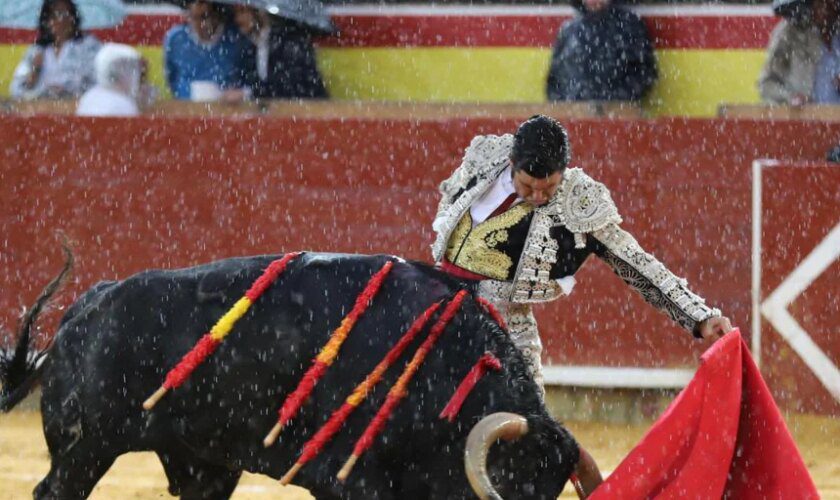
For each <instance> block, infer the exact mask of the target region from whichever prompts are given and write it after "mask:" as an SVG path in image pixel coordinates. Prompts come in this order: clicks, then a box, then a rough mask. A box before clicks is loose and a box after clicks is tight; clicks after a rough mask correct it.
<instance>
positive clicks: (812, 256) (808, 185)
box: [756, 161, 840, 415]
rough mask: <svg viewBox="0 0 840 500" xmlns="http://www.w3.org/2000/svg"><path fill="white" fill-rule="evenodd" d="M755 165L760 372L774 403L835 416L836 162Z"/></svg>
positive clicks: (839, 409) (839, 399)
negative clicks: (758, 193) (758, 191)
mask: <svg viewBox="0 0 840 500" xmlns="http://www.w3.org/2000/svg"><path fill="white" fill-rule="evenodd" d="M756 168H760V169H761V172H760V173H759V174H758V175H757V178H758V179H760V184H761V204H760V224H761V239H760V249H761V270H760V273H761V274H760V277H761V288H760V294H759V296H758V297H757V299H758V307H757V310H759V311H760V312H761V316H762V321H761V325H760V326H761V331H760V333H759V335H760V339H761V342H760V344H761V360H762V371H763V372H764V373H765V376H766V377H767V382H768V383H769V384H770V385H771V387H773V388H774V389H775V392H776V395H777V398H778V399H779V400H780V402H781V404H784V405H785V406H788V407H800V408H805V409H807V410H810V411H824V412H830V413H833V414H835V415H840V369H838V367H840V338H838V336H837V333H838V326H840V306H838V302H837V301H838V300H840V299H838V297H840V260H838V256H840V194H838V193H840V165H835V164H825V163H795V162H778V161H774V162H766V163H764V164H763V165H758V166H756Z"/></svg>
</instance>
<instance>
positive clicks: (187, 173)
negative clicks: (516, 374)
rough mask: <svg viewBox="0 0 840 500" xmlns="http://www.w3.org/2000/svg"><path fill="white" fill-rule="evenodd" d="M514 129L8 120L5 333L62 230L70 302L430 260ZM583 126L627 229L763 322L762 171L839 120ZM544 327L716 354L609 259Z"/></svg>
mask: <svg viewBox="0 0 840 500" xmlns="http://www.w3.org/2000/svg"><path fill="white" fill-rule="evenodd" d="M516 123H517V121H516V120H494V119H441V120H438V121H419V122H416V121H410V120H398V121H389V120H354V119H346V120H318V119H311V120H309V119H307V120H301V119H297V120H291V119H279V118H254V119H201V118H169V119H163V118H139V119H134V120H119V119H85V118H74V117H38V118H18V117H4V119H3V121H2V123H0V143H1V144H3V148H2V153H0V231H2V238H0V279H2V284H3V290H4V293H3V295H2V296H0V326H4V327H5V328H6V329H7V330H9V329H11V328H12V327H13V326H14V324H15V318H16V316H17V315H18V314H19V312H20V310H21V307H22V306H24V305H28V304H30V303H31V302H32V300H33V299H34V298H35V296H36V295H37V294H38V292H39V291H40V290H41V288H42V287H43V286H44V284H46V282H47V281H48V280H49V279H50V277H51V276H52V274H53V273H54V272H57V270H58V269H59V268H60V265H61V254H60V250H59V244H58V241H57V239H56V237H55V236H54V233H55V231H56V230H58V229H63V230H64V231H65V232H66V233H67V234H68V235H69V237H70V238H71V240H73V242H74V243H75V251H76V253H77V256H78V263H77V270H76V273H75V279H74V282H73V283H72V284H71V285H70V286H68V287H67V289H66V290H65V291H64V292H63V293H62V294H61V295H60V297H59V298H58V303H59V304H62V305H67V304H69V303H70V302H71V301H72V300H73V298H75V296H77V295H78V293H80V292H81V291H82V290H84V289H86V288H88V287H89V286H91V285H92V284H93V283H95V282H96V281H99V280H104V279H121V278H125V277H126V276H128V275H130V274H132V273H135V272H137V271H140V270H142V269H146V268H152V267H158V268H159V267H166V268H169V267H182V266H189V265H193V264H197V263H201V262H206V261H210V260H213V259H218V258H223V257H228V256H234V255H246V254H255V253H282V252H287V251H294V250H308V249H311V250H319V251H340V252H364V253H380V252H382V253H394V254H398V255H402V256H405V257H408V258H413V259H420V260H426V261H428V260H429V247H428V245H429V244H430V243H431V240H432V233H431V229H430V225H431V219H432V214H433V211H434V208H435V206H436V204H437V195H436V185H437V183H438V182H440V181H441V180H442V179H443V178H445V177H446V176H447V175H448V174H449V172H450V171H451V170H452V169H454V168H455V167H456V166H457V165H458V163H459V159H460V157H461V155H462V153H463V148H464V147H465V146H466V145H467V144H468V143H469V141H470V138H471V137H472V136H473V135H475V134H478V133H501V132H508V131H511V130H513V129H514V128H515V126H516ZM567 125H568V127H569V130H570V134H571V137H572V147H573V153H574V158H575V160H574V162H573V163H574V164H576V165H581V166H583V167H584V168H585V169H586V170H587V171H588V172H589V173H590V174H591V175H592V176H594V177H595V178H598V179H600V180H601V181H603V182H604V183H606V185H607V186H608V187H610V188H611V189H612V192H613V197H614V199H615V200H616V202H617V204H618V206H619V209H620V210H621V212H622V214H623V216H624V219H625V227H626V228H627V229H628V230H630V231H631V232H632V233H634V234H635V235H636V236H637V238H638V239H639V241H640V243H641V244H642V245H643V246H644V247H645V248H646V249H648V250H649V251H651V252H653V253H654V254H655V255H657V256H658V257H659V258H660V259H661V260H662V261H664V262H665V263H667V264H668V266H669V267H670V268H671V269H672V270H674V271H675V272H676V273H678V274H679V275H681V276H684V277H686V278H687V279H688V280H689V282H690V284H691V285H692V286H693V288H694V289H695V290H696V291H697V292H698V293H700V294H702V295H704V296H705V297H707V298H708V300H709V302H711V303H712V304H714V305H716V306H718V307H720V308H721V309H723V310H724V311H725V312H726V313H727V314H728V315H729V316H730V317H731V318H732V320H733V323H734V324H736V325H737V326H740V327H741V329H742V331H745V332H747V331H749V305H750V288H749V283H750V185H751V184H750V166H751V163H752V160H753V159H754V158H757V157H775V158H782V159H790V160H795V159H810V160H817V159H820V158H822V157H823V155H824V154H825V151H826V150H827V149H828V148H829V147H830V146H832V145H833V144H834V143H836V142H837V140H838V138H840V124H827V123H817V122H775V123H771V122H753V121H738V120H732V121H723V120H692V119H659V120H641V121H596V120H580V121H570V122H568V123H567ZM538 317H539V320H540V325H541V329H542V331H543V336H544V339H545V345H546V358H547V359H546V361H547V362H549V363H556V364H576V365H608V366H657V367H684V366H695V365H696V358H697V355H698V354H699V353H700V352H701V351H702V345H700V344H699V343H698V342H696V341H694V340H693V339H692V338H691V336H690V335H689V334H688V333H686V332H684V331H682V330H681V329H679V328H678V327H677V326H676V325H674V324H673V323H671V322H670V320H668V319H667V318H666V317H665V316H663V315H660V314H659V313H657V312H655V311H653V310H652V309H650V308H649V307H648V306H647V305H646V304H645V303H644V302H643V301H642V300H641V299H640V298H639V297H637V296H636V295H635V294H634V293H633V292H632V291H630V290H629V289H628V288H627V287H625V286H624V285H623V283H621V281H620V280H619V279H618V278H617V277H615V276H614V275H613V274H612V273H611V272H610V271H609V269H608V268H607V266H605V265H603V264H601V263H600V262H598V261H597V259H593V260H591V261H590V262H587V263H586V264H585V266H584V268H583V269H582V270H581V272H580V273H579V275H578V287H577V288H576V290H575V292H574V294H573V295H572V296H571V297H570V298H569V299H567V300H564V301H559V302H555V303H553V304H551V305H547V306H540V308H539V310H538ZM56 318H57V315H56V314H54V315H53V316H52V317H51V318H48V321H46V322H45V323H44V324H45V325H46V327H45V335H50V334H52V332H53V328H54V324H55V321H56ZM653 332H657V333H656V334H654V333H653ZM661 332H667V335H663V334H661Z"/></svg>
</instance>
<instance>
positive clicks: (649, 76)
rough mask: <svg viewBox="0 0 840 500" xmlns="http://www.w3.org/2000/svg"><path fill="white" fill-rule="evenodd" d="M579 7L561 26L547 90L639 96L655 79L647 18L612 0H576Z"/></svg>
mask: <svg viewBox="0 0 840 500" xmlns="http://www.w3.org/2000/svg"><path fill="white" fill-rule="evenodd" d="M572 5H574V6H575V8H576V9H578V11H579V12H580V14H579V15H578V16H576V17H575V18H574V19H572V20H570V21H568V22H567V23H566V24H564V25H563V27H562V28H561V29H560V33H558V35H557V40H556V41H555V43H554V50H553V52H552V55H551V67H550V68H549V72H548V82H547V85H546V91H547V95H548V99H549V100H551V101H638V100H640V99H641V98H642V97H643V96H644V95H645V94H646V93H647V91H648V90H650V88H651V86H653V84H654V83H655V82H656V79H657V76H658V74H657V69H656V58H655V56H654V54H653V44H652V43H651V41H650V37H649V35H648V31H647V28H646V27H645V24H644V23H643V22H642V20H641V19H640V18H639V16H637V15H636V14H634V13H633V12H630V11H629V10H627V9H626V8H624V7H621V6H619V5H616V4H615V3H614V2H613V1H612V0H572Z"/></svg>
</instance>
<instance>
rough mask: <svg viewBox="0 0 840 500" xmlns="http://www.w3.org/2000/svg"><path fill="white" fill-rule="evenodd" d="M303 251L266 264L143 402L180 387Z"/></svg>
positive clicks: (152, 401) (147, 403) (146, 406)
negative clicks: (263, 269) (258, 275)
mask: <svg viewBox="0 0 840 500" xmlns="http://www.w3.org/2000/svg"><path fill="white" fill-rule="evenodd" d="M298 255H300V252H293V253H287V254H286V255H284V256H283V258H281V259H277V260H275V261H272V262H271V263H270V264H269V265H268V267H266V269H265V271H264V272H263V274H262V275H261V276H260V277H259V278H257V279H256V280H255V281H254V283H253V284H252V285H251V288H249V289H248V291H247V292H245V295H244V296H243V297H242V298H241V299H239V300H238V301H236V303H235V304H234V305H233V307H232V308H231V309H230V310H229V311H228V312H227V313H225V314H224V316H222V317H221V318H220V319H219V321H218V322H216V324H215V325H214V326H213V328H211V329H210V332H209V333H206V334H205V335H204V336H202V337H201V338H200V339H199V341H198V342H196V344H195V346H194V347H193V348H192V349H191V350H190V352H188V353H187V354H186V355H184V357H183V358H182V359H181V361H180V362H179V363H178V364H177V365H175V367H174V368H172V369H171V370H169V373H167V374H166V379H165V380H164V382H163V385H161V386H160V388H159V389H158V390H157V391H155V392H154V394H152V395H151V396H150V397H149V399H147V400H146V401H144V402H143V408H144V409H146V410H151V409H152V408H154V406H155V405H156V404H157V402H158V401H160V400H161V398H163V396H165V395H166V393H167V392H168V391H169V390H170V389H175V388H177V387H180V386H181V384H183V383H184V382H185V381H186V380H187V378H189V376H190V375H191V374H192V372H193V371H194V370H195V369H196V368H197V367H198V365H200V364H201V363H203V362H204V360H205V359H207V358H208V357H209V356H210V355H211V354H213V352H214V351H215V350H216V348H217V347H219V345H220V344H221V343H222V341H223V340H224V338H225V337H226V336H227V335H228V334H229V333H230V331H231V330H232V329H233V325H234V324H235V323H236V322H237V321H239V319H240V318H241V317H242V316H244V315H245V313H246V312H247V311H248V309H249V308H250V307H251V305H253V303H254V302H256V300H257V299H258V298H259V297H260V296H261V295H262V294H263V293H264V292H265V291H266V289H268V287H269V286H271V284H272V283H274V282H275V281H276V280H277V278H278V277H279V276H280V275H281V274H282V273H283V271H285V270H286V266H287V265H288V264H289V262H290V261H291V260H292V259H294V258H295V257H297V256H298Z"/></svg>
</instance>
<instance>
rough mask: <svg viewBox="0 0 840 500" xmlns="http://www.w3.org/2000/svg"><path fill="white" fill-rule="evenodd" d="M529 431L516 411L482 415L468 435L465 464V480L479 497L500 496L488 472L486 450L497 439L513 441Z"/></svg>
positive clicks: (484, 498)
mask: <svg viewBox="0 0 840 500" xmlns="http://www.w3.org/2000/svg"><path fill="white" fill-rule="evenodd" d="M527 433H528V421H527V420H525V417H523V416H521V415H517V414H515V413H504V412H502V413H493V414H492V415H487V416H486V417H484V418H482V419H481V420H480V421H479V422H478V423H477V424H475V426H474V427H473V428H472V430H471V431H470V435H469V436H467V447H466V449H465V450H464V468H465V469H466V472H467V480H469V482H470V486H472V489H473V491H475V494H476V495H478V498H480V499H481V500H487V499H493V500H501V498H502V497H500V496H499V494H498V493H497V492H496V489H495V488H494V487H493V483H491V482H490V476H489V475H488V474H487V454H488V453H489V452H490V447H491V446H493V443H495V442H496V441H497V440H499V439H504V440H505V441H512V440H516V439H519V438H520V437H522V436H524V435H525V434H527Z"/></svg>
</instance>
